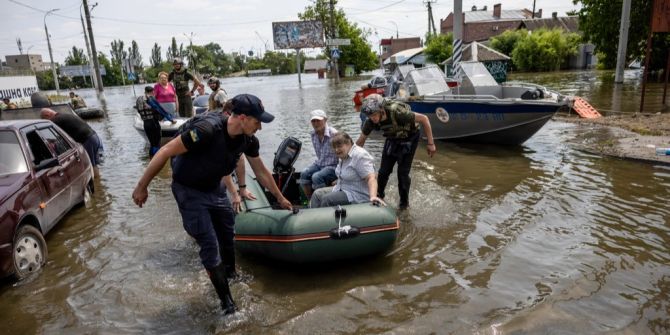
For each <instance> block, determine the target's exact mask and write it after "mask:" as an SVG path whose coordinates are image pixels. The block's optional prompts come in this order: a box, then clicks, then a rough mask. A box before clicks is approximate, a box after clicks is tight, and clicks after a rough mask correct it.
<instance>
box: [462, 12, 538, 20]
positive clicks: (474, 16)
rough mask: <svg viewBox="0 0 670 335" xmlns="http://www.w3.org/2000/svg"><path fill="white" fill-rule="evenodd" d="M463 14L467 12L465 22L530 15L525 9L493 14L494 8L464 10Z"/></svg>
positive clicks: (522, 17)
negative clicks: (487, 9)
mask: <svg viewBox="0 0 670 335" xmlns="http://www.w3.org/2000/svg"><path fill="white" fill-rule="evenodd" d="M463 14H465V20H464V21H463V23H470V22H481V21H507V20H523V19H525V18H527V17H528V12H527V10H523V9H510V10H501V11H500V17H495V16H493V11H492V10H489V11H483V10H478V11H471V12H466V11H464V12H463Z"/></svg>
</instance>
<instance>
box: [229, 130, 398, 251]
mask: <svg viewBox="0 0 670 335" xmlns="http://www.w3.org/2000/svg"><path fill="white" fill-rule="evenodd" d="M300 147H301V143H300V141H298V140H296V139H294V138H288V139H286V140H284V142H282V144H281V145H280V148H279V150H278V151H277V152H276V153H275V160H274V169H273V176H274V178H275V181H276V182H277V185H278V186H279V188H280V190H281V191H282V194H284V196H285V197H286V198H287V199H289V200H290V201H291V203H292V204H293V210H292V211H290V210H286V209H281V208H280V207H279V206H278V205H277V201H276V199H275V198H274V196H272V194H270V193H269V192H268V191H267V190H265V189H264V188H263V187H262V186H261V185H260V184H259V183H258V181H256V179H255V178H253V177H251V176H247V178H246V184H247V189H248V190H249V191H251V192H252V193H253V194H254V195H255V196H256V198H257V199H256V200H244V201H243V206H242V207H243V208H242V211H241V213H239V214H238V215H237V216H236V218H235V233H236V236H235V241H236V242H235V245H236V247H237V249H238V251H240V252H241V253H246V254H254V255H260V256H262V257H267V258H270V259H273V260H278V261H283V262H288V263H314V262H327V261H336V260H343V259H349V258H357V257H364V256H371V255H378V254H382V253H384V252H386V251H388V250H390V249H391V247H392V246H393V244H394V242H395V240H396V237H397V234H398V229H399V221H398V218H397V217H396V215H395V212H394V211H393V210H392V209H389V208H387V207H382V206H379V205H377V204H373V203H361V204H351V205H344V206H337V207H323V208H307V207H306V202H307V199H305V196H304V195H303V194H302V191H301V188H300V185H298V183H297V180H298V179H299V173H296V172H295V171H294V169H293V163H294V162H295V159H296V158H297V156H298V154H299V152H300Z"/></svg>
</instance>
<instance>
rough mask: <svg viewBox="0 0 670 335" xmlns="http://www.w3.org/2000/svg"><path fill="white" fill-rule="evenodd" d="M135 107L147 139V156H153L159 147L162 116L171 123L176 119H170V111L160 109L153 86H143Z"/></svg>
mask: <svg viewBox="0 0 670 335" xmlns="http://www.w3.org/2000/svg"><path fill="white" fill-rule="evenodd" d="M135 107H136V108H137V112H138V113H139V114H140V118H142V122H143V123H144V133H145V134H146V135H147V139H148V140H149V157H153V156H154V155H155V154H156V152H158V149H160V147H161V125H160V123H159V121H160V120H162V119H163V118H165V119H167V120H168V121H171V122H172V123H173V124H174V123H175V122H176V121H175V120H173V119H172V116H171V115H170V113H168V112H166V111H165V110H162V107H161V106H160V104H159V103H158V101H156V98H154V88H153V87H152V86H147V87H145V88H144V95H143V96H141V97H139V98H137V101H136V102H135ZM161 110H162V111H161Z"/></svg>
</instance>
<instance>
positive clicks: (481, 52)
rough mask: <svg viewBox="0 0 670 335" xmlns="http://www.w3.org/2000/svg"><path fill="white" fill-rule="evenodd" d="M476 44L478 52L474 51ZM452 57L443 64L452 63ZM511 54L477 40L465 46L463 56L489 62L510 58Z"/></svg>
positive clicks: (466, 59)
mask: <svg viewBox="0 0 670 335" xmlns="http://www.w3.org/2000/svg"><path fill="white" fill-rule="evenodd" d="M473 45H476V46H477V49H476V50H477V52H474V53H473V52H472V50H473V48H472V46H473ZM452 57H453V56H452ZM452 57H449V58H448V59H447V60H445V61H444V62H442V63H441V64H451V62H452ZM509 59H510V58H509V56H507V55H505V54H503V53H500V52H498V51H496V50H493V49H491V48H489V47H487V46H485V45H484V44H481V43H477V42H472V43H470V44H468V45H466V46H465V47H464V48H463V56H462V58H461V60H462V61H464V62H466V61H477V62H489V61H497V60H509Z"/></svg>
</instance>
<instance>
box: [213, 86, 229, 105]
mask: <svg viewBox="0 0 670 335" xmlns="http://www.w3.org/2000/svg"><path fill="white" fill-rule="evenodd" d="M219 94H223V96H224V97H225V99H224V100H223V101H219V100H217V96H218V95H219ZM227 99H228V95H227V94H226V90H224V89H223V88H221V87H218V88H217V89H216V90H215V91H214V92H212V94H210V95H209V110H210V111H214V110H218V111H220V110H222V109H223V104H225V103H226V100H227Z"/></svg>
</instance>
